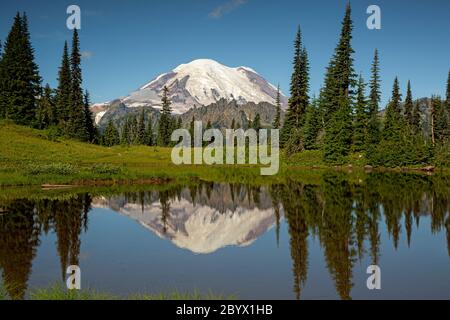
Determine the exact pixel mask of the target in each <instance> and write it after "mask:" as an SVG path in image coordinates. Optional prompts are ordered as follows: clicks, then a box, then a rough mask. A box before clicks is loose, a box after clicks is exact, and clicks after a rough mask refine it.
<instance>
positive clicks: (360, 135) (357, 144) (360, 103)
mask: <svg viewBox="0 0 450 320" xmlns="http://www.w3.org/2000/svg"><path fill="white" fill-rule="evenodd" d="M365 87H366V84H365V83H364V79H363V77H362V76H360V77H359V81H358V88H357V94H356V105H355V121H354V125H353V150H354V151H356V152H361V151H364V150H365V147H366V140H365V139H366V136H367V133H366V128H367V112H366V111H367V104H366V96H365Z"/></svg>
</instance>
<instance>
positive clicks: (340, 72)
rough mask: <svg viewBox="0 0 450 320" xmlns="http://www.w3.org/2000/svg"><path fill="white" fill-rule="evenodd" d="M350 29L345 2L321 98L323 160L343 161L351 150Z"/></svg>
mask: <svg viewBox="0 0 450 320" xmlns="http://www.w3.org/2000/svg"><path fill="white" fill-rule="evenodd" d="M352 30H353V22H352V19H351V7H350V4H348V5H347V8H346V12H345V17H344V20H343V22H342V30H341V36H340V40H339V43H338V45H337V47H336V49H335V53H334V55H333V57H332V59H331V61H330V63H329V66H328V69H327V74H326V77H325V86H324V89H323V91H322V97H321V102H322V103H323V105H322V106H321V109H322V112H323V114H324V120H325V141H324V160H325V161H326V162H329V163H336V162H342V161H343V159H344V157H345V156H347V155H348V153H349V151H350V146H351V141H352V108H351V104H352V94H353V91H352V88H353V87H354V86H355V85H356V80H355V72H354V69H353V58H352V55H353V53H354V51H353V48H352V46H351V40H352ZM346 143H347V145H345V144H346Z"/></svg>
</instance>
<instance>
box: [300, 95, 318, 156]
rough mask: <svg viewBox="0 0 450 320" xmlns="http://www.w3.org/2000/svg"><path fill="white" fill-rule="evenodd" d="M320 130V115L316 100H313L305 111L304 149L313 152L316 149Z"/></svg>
mask: <svg viewBox="0 0 450 320" xmlns="http://www.w3.org/2000/svg"><path fill="white" fill-rule="evenodd" d="M319 130H320V114H319V108H318V100H317V99H316V98H314V99H313V100H312V102H311V104H310V105H309V106H308V109H307V111H306V118H305V126H304V129H303V131H304V134H303V136H304V140H305V149H306V150H314V149H316V148H317V146H316V140H317V136H318V134H319Z"/></svg>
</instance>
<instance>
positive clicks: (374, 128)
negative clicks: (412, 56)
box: [366, 50, 381, 152]
mask: <svg viewBox="0 0 450 320" xmlns="http://www.w3.org/2000/svg"><path fill="white" fill-rule="evenodd" d="M371 71H372V76H371V79H370V84H369V87H370V95H369V101H368V108H369V110H368V124H367V138H366V142H367V150H368V152H372V151H373V149H374V147H375V145H377V144H378V143H379V142H380V139H381V136H380V126H381V125H380V120H379V118H378V112H379V103H380V100H381V91H380V90H381V89H380V60H379V57H378V50H375V55H374V58H373V63H372V70H371Z"/></svg>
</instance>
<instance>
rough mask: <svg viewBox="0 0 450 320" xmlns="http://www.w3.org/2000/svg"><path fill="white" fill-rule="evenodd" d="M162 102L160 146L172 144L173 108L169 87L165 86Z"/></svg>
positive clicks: (159, 129) (159, 128) (159, 131)
mask: <svg viewBox="0 0 450 320" xmlns="http://www.w3.org/2000/svg"><path fill="white" fill-rule="evenodd" d="M161 102H162V111H161V118H160V119H159V127H158V141H159V145H160V146H163V147H167V146H169V144H170V136H171V135H172V132H170V128H171V126H172V108H171V107H170V104H171V102H170V99H169V89H168V88H167V87H164V89H163V96H162V99H161Z"/></svg>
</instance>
